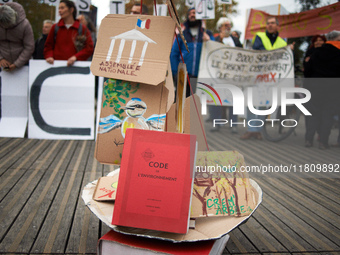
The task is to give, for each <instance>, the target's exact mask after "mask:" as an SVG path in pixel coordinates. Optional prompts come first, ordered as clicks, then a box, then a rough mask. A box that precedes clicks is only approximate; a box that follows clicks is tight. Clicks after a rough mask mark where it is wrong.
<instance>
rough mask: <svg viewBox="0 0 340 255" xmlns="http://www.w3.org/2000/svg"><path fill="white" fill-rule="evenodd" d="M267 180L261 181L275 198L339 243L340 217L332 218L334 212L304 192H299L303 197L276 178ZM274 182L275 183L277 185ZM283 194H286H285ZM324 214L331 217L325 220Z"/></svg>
mask: <svg viewBox="0 0 340 255" xmlns="http://www.w3.org/2000/svg"><path fill="white" fill-rule="evenodd" d="M265 180H266V179H262V180H261V181H260V183H261V185H263V186H265V187H266V188H267V190H270V196H272V197H273V198H274V197H275V200H277V201H278V202H279V203H281V204H282V205H284V206H287V207H288V208H289V209H290V210H292V211H294V212H295V213H296V214H297V215H298V216H299V217H301V218H302V219H304V220H305V221H306V222H308V223H309V224H311V225H312V226H314V227H315V228H316V229H318V231H320V232H321V233H322V234H324V235H325V236H326V237H328V238H329V239H330V240H333V241H334V242H335V243H338V240H340V231H339V228H337V227H336V225H338V224H339V222H337V221H338V220H337V219H338V218H337V219H336V220H332V219H331V217H332V218H333V216H334V214H332V213H331V212H330V211H328V210H326V209H325V208H324V207H323V206H322V205H319V204H317V203H315V202H313V201H310V200H308V197H304V195H303V194H298V195H299V196H301V197H302V198H303V199H301V198H300V197H296V192H295V191H294V190H292V189H288V188H287V187H286V186H284V185H281V184H280V183H279V182H278V181H277V180H276V179H274V178H272V179H270V183H269V182H268V183H267V182H265ZM273 183H275V185H274V184H273ZM282 194H284V196H283V195H282ZM294 194H295V197H294ZM324 215H328V216H329V218H328V219H327V220H325V219H324V218H322V217H323V216H324ZM330 222H331V223H330ZM334 224H335V225H334Z"/></svg>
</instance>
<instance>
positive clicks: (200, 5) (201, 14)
mask: <svg viewBox="0 0 340 255" xmlns="http://www.w3.org/2000/svg"><path fill="white" fill-rule="evenodd" d="M195 10H196V19H215V1H214V0H195Z"/></svg>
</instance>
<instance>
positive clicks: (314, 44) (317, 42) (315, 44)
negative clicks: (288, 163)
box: [303, 35, 327, 148]
mask: <svg viewBox="0 0 340 255" xmlns="http://www.w3.org/2000/svg"><path fill="white" fill-rule="evenodd" d="M326 41H327V39H326V37H325V36H324V35H315V36H313V37H312V40H311V44H310V46H309V48H308V50H307V52H306V54H305V57H304V60H303V72H304V70H305V68H306V63H307V62H308V61H309V59H310V57H311V55H312V54H313V52H314V51H315V49H316V48H319V47H321V46H322V45H323V44H324V43H325V42H326ZM304 76H305V74H304ZM310 119H311V117H310V116H305V125H306V133H309V132H310V131H308V130H310V129H311V128H313V127H311V125H310V122H309V121H310ZM317 133H318V134H320V130H317ZM319 139H320V136H318V140H319ZM312 146H313V143H311V142H310V141H309V140H306V142H305V147H307V148H308V147H312Z"/></svg>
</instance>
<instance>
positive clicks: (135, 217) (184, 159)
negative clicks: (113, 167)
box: [112, 128, 196, 234]
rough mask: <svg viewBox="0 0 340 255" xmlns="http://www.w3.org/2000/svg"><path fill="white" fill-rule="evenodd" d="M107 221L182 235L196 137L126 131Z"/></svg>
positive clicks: (190, 191)
mask: <svg viewBox="0 0 340 255" xmlns="http://www.w3.org/2000/svg"><path fill="white" fill-rule="evenodd" d="M126 134H127V135H126V138H125V143H124V148H123V156H122V163H121V167H120V173H119V180H118V187H117V195H116V201H115V207H114V211H113V217H112V224H113V225H119V226H126V227H134V228H144V229H150V230H157V231H165V232H173V233H180V234H185V233H187V231H188V223H189V214H190V213H189V210H190V203H191V195H192V185H193V178H192V177H193V170H194V164H195V155H196V136H194V135H188V134H178V133H168V132H158V131H149V130H141V129H131V128H130V129H127V133H126Z"/></svg>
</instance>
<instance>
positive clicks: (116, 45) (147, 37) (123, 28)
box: [91, 14, 175, 85]
mask: <svg viewBox="0 0 340 255" xmlns="http://www.w3.org/2000/svg"><path fill="white" fill-rule="evenodd" d="M174 31H175V22H174V21H173V20H172V19H171V18H170V17H160V16H147V15H117V14H110V15H107V16H106V17H105V18H104V19H103V20H102V22H101V25H100V29H99V33H98V40H97V44H96V48H95V52H94V56H93V60H92V64H91V71H92V73H93V74H94V75H97V76H103V77H109V78H113V79H120V80H125V81H132V82H140V83H145V84H150V85H158V84H160V83H161V82H163V81H164V79H165V76H166V72H167V69H168V64H169V56H170V51H171V47H172V42H173V36H174Z"/></svg>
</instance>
